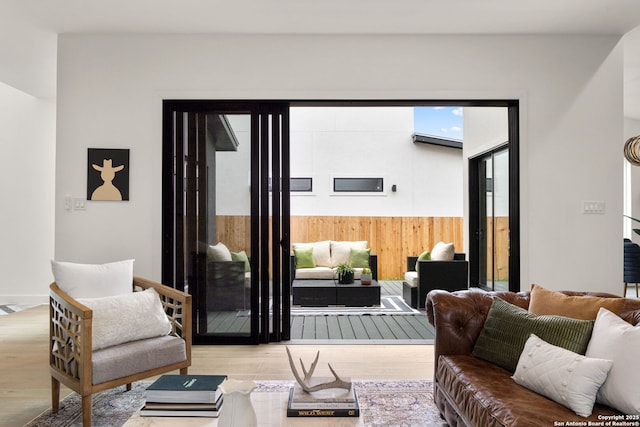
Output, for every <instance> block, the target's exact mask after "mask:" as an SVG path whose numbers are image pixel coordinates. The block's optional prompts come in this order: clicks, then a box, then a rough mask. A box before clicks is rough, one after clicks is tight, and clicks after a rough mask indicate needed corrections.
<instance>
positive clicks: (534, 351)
mask: <svg viewBox="0 0 640 427" xmlns="http://www.w3.org/2000/svg"><path fill="white" fill-rule="evenodd" d="M611 365H612V362H611V360H604V359H594V358H588V357H585V356H582V355H580V354H578V353H574V352H572V351H569V350H566V349H564V348H562V347H557V346H555V345H552V344H549V343H548V342H546V341H543V340H542V339H540V338H538V337H537V336H536V335H534V334H531V336H530V337H529V339H528V340H527V342H526V344H525V345H524V349H523V350H522V354H521V355H520V359H519V360H518V366H517V367H516V371H515V372H514V374H513V377H512V378H513V379H514V380H515V382H517V383H518V384H520V385H521V386H523V387H526V388H528V389H529V390H532V391H535V392H536V393H538V394H541V395H543V396H546V397H548V398H549V399H551V400H553V401H554V402H557V403H559V404H561V405H563V406H566V407H567V408H569V409H571V410H572V411H573V412H575V413H576V414H578V415H580V416H582V417H588V416H590V415H591V413H592V412H593V404H594V403H595V401H596V394H597V393H598V389H599V388H600V386H601V385H602V383H604V381H605V380H606V379H607V373H608V372H609V370H610V369H611Z"/></svg>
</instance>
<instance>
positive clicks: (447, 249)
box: [431, 242, 456, 261]
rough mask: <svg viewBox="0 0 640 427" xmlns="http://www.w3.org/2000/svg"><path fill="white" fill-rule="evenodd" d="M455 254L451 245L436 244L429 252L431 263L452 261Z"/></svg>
mask: <svg viewBox="0 0 640 427" xmlns="http://www.w3.org/2000/svg"><path fill="white" fill-rule="evenodd" d="M455 253H456V249H455V247H454V246H453V243H444V242H438V243H436V245H435V246H434V247H433V249H432V250H431V260H432V261H452V260H453V257H454V255H455Z"/></svg>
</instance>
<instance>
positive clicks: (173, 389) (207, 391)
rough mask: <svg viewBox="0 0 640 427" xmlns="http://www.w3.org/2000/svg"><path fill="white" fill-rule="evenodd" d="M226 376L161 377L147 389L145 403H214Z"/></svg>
mask: <svg viewBox="0 0 640 427" xmlns="http://www.w3.org/2000/svg"><path fill="white" fill-rule="evenodd" d="M226 379H227V376H226V375H162V376H161V377H160V378H158V379H157V380H156V381H155V382H154V383H153V384H151V385H150V386H149V387H147V390H146V399H147V402H156V403H216V402H217V401H218V400H219V399H220V396H222V391H220V389H219V388H218V386H219V385H220V384H221V383H222V382H223V381H224V380H226Z"/></svg>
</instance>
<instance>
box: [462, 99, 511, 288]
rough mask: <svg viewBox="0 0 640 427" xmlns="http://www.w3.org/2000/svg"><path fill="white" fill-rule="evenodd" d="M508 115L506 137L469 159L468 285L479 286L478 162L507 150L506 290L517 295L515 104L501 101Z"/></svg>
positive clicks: (480, 250)
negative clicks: (507, 280) (507, 250)
mask: <svg viewBox="0 0 640 427" xmlns="http://www.w3.org/2000/svg"><path fill="white" fill-rule="evenodd" d="M501 106H503V107H506V108H507V114H508V118H507V121H508V127H509V130H508V138H509V140H508V141H507V142H506V143H504V144H499V145H497V146H496V147H493V148H491V149H489V150H486V151H484V152H482V153H478V154H477V155H474V156H473V157H472V158H469V160H468V162H469V163H468V165H469V282H470V286H477V285H478V284H479V283H480V274H481V271H480V260H481V257H482V249H481V248H480V233H482V230H480V229H479V223H478V220H479V218H480V212H481V211H482V202H481V200H480V197H479V193H480V191H481V188H482V183H481V182H480V178H479V177H480V169H479V163H480V162H479V161H478V159H480V158H482V157H485V156H486V155H487V154H490V153H492V152H495V151H500V150H503V149H505V148H506V149H507V150H508V151H509V290H510V291H512V292H520V120H519V114H520V113H519V102H518V101H517V100H512V101H505V104H504V105H501Z"/></svg>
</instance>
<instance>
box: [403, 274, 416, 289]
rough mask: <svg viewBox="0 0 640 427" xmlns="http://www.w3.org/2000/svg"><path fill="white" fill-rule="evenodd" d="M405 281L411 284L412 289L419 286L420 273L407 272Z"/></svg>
mask: <svg viewBox="0 0 640 427" xmlns="http://www.w3.org/2000/svg"><path fill="white" fill-rule="evenodd" d="M404 281H405V282H407V283H408V284H409V286H411V287H412V288H415V287H417V286H418V272H417V271H407V272H406V273H404Z"/></svg>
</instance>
